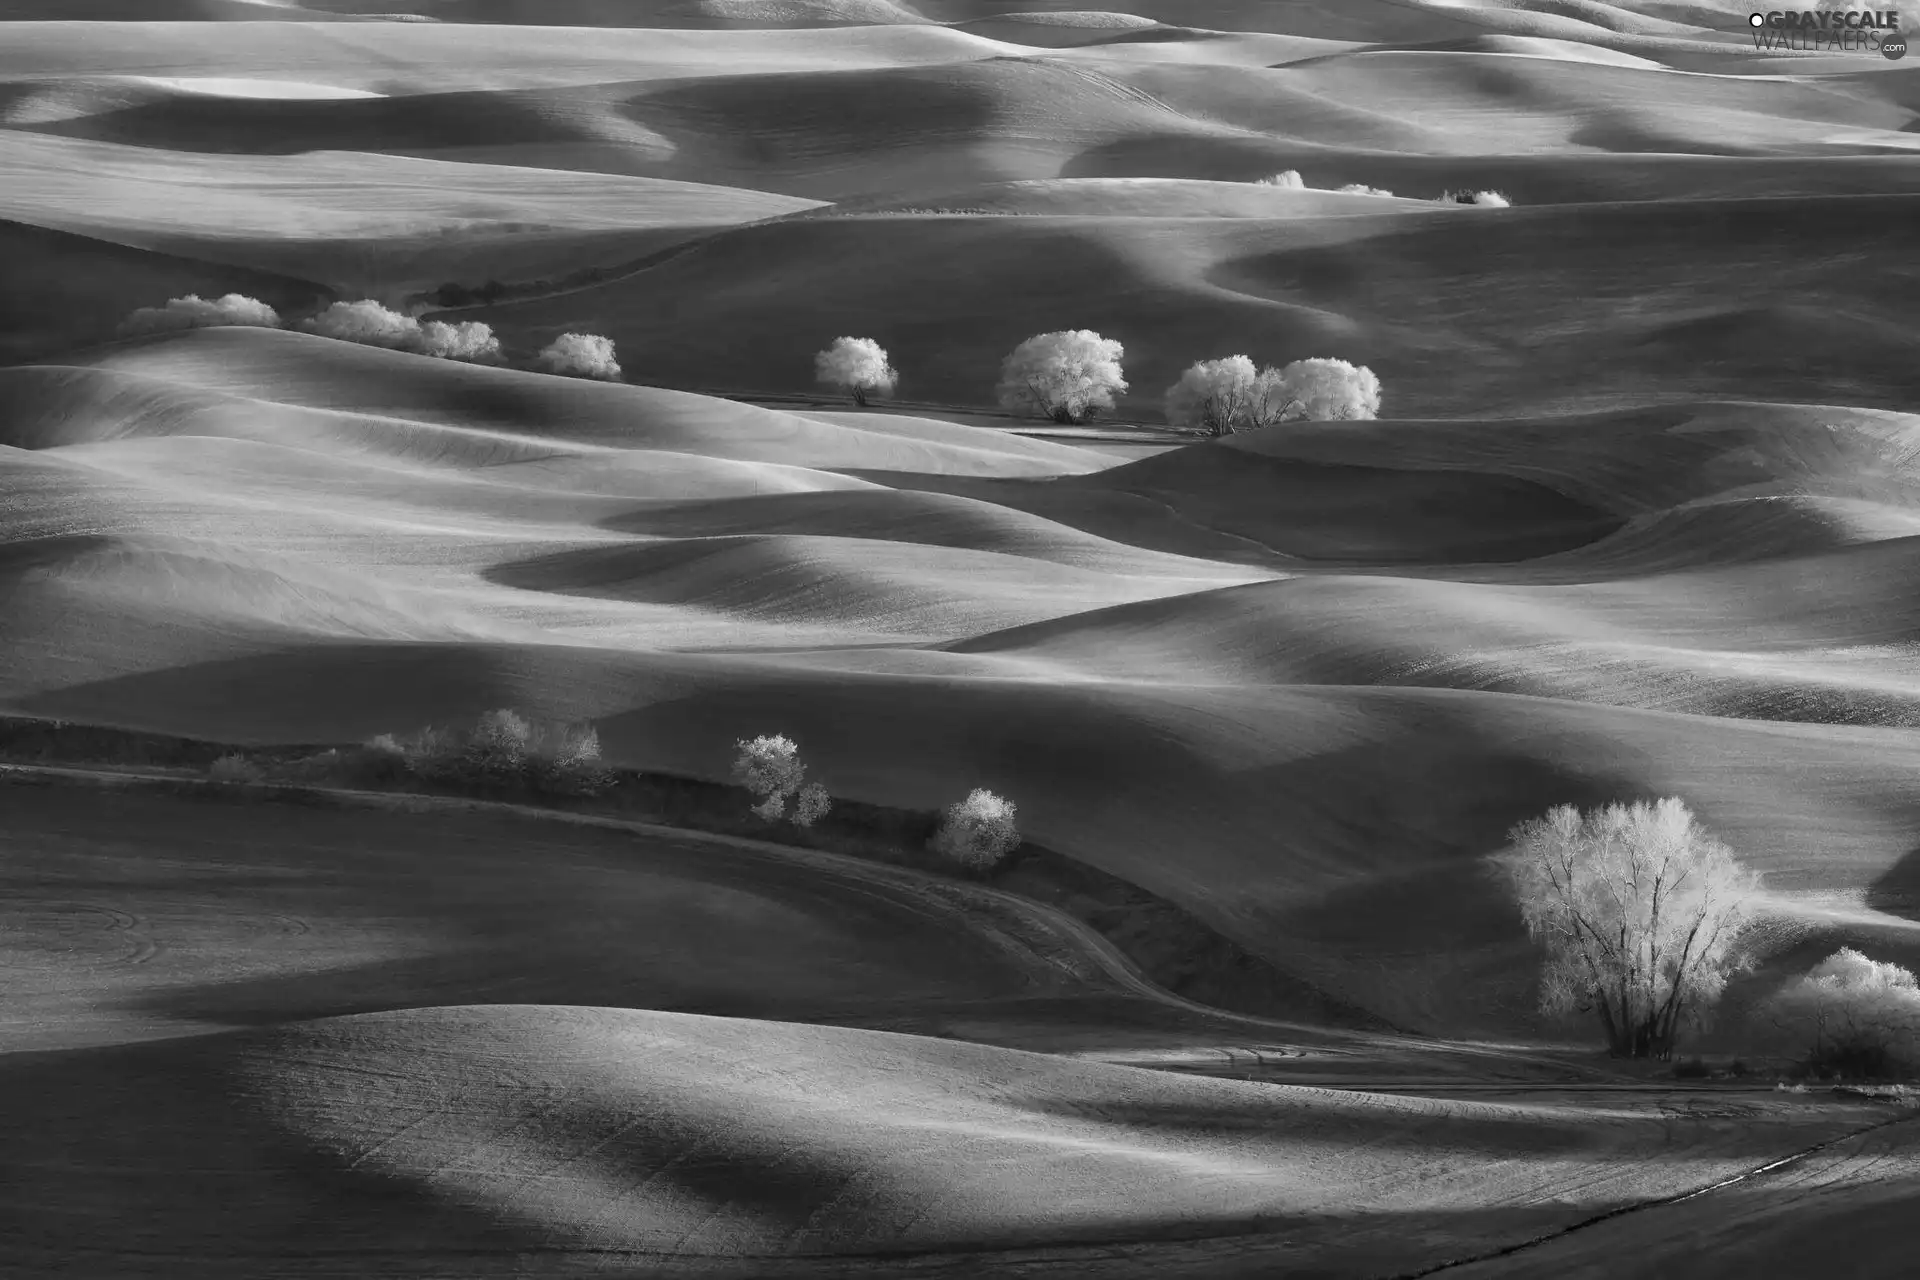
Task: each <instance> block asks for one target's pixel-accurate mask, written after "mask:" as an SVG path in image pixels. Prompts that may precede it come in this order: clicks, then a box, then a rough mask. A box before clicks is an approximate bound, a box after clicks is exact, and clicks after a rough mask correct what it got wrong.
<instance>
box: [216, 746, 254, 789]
mask: <svg viewBox="0 0 1920 1280" xmlns="http://www.w3.org/2000/svg"><path fill="white" fill-rule="evenodd" d="M266 776H267V775H266V772H265V771H264V770H262V769H261V768H260V766H259V765H257V764H255V763H254V762H253V761H251V760H249V759H247V758H246V757H245V756H243V755H241V754H239V753H238V752H234V751H229V752H228V753H227V754H226V755H223V756H220V757H218V758H217V759H215V760H214V762H213V763H212V764H210V765H208V766H207V777H208V779H209V780H211V781H213V782H227V783H247V782H262V781H264V780H265V779H266Z"/></svg>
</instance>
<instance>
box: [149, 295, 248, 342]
mask: <svg viewBox="0 0 1920 1280" xmlns="http://www.w3.org/2000/svg"><path fill="white" fill-rule="evenodd" d="M223 324H237V325H251V326H253V327H255V328H259V329H278V328H279V327H280V313H279V312H277V311H275V310H274V309H273V308H272V307H270V306H268V305H267V304H266V303H264V302H262V301H260V300H259V299H258V298H249V297H247V296H246V295H245V294H240V293H229V294H226V295H225V296H223V297H219V298H213V299H207V298H202V297H201V296H200V295H199V294H197V293H189V294H188V295H186V296H185V297H184V298H169V299H167V301H166V303H165V304H164V305H162V306H158V307H141V308H139V309H138V310H136V311H134V312H132V313H131V314H130V315H128V316H127V318H126V319H125V320H122V321H121V322H120V329H119V332H120V335H121V336H122V337H138V336H140V335H142V334H148V333H173V332H176V331H178V330H181V329H207V328H212V327H213V326H215V325H223Z"/></svg>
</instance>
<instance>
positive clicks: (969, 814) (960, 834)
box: [927, 787, 1020, 871]
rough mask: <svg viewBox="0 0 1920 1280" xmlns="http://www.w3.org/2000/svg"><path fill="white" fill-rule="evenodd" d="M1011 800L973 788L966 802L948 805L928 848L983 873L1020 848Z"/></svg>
mask: <svg viewBox="0 0 1920 1280" xmlns="http://www.w3.org/2000/svg"><path fill="white" fill-rule="evenodd" d="M1014 817H1015V811H1014V806H1013V802H1012V801H1011V800H1003V799H1001V798H1000V797H999V796H997V795H995V794H993V792H991V791H988V790H987V789H986V788H984V787H976V788H974V790H973V791H972V793H970V794H969V795H968V796H967V798H966V799H965V800H960V801H956V802H955V803H953V804H950V805H948V806H947V809H946V812H945V813H944V814H942V815H941V820H940V826H939V829H938V830H936V831H935V832H934V833H933V839H932V840H930V841H928V845H927V847H928V848H930V849H932V850H933V851H934V852H935V853H938V854H940V855H941V856H943V857H946V858H950V859H952V860H953V861H955V862H957V863H959V864H960V865H961V866H963V867H969V868H972V869H973V870H976V871H985V870H988V869H990V868H992V867H994V866H997V865H998V864H999V863H1000V862H1001V861H1002V860H1003V859H1004V858H1005V857H1006V856H1007V855H1008V854H1010V853H1012V852H1013V851H1014V850H1015V849H1017V848H1019V847H1020V831H1019V828H1018V827H1016V826H1015V825H1014Z"/></svg>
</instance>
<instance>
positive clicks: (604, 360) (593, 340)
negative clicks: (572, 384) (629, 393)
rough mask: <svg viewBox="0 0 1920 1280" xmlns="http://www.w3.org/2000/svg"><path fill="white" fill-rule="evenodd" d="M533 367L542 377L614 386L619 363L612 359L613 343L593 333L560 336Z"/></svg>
mask: <svg viewBox="0 0 1920 1280" xmlns="http://www.w3.org/2000/svg"><path fill="white" fill-rule="evenodd" d="M534 365H535V366H536V367H537V368H539V369H540V370H541V371H542V372H545V373H557V374H561V375H563V376H565V377H569V378H598V379H600V380H601V381H603V382H614V381H617V380H618V379H619V377H620V363H619V361H617V360H615V359H614V358H613V339H611V338H602V337H600V336H599V335H598V334H592V333H563V334H561V335H560V336H559V337H557V338H555V339H554V340H553V341H552V342H549V343H548V344H547V345H546V346H544V347H542V348H541V349H540V354H539V355H537V356H535V357H534Z"/></svg>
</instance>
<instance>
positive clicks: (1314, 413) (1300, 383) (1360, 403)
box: [1273, 357, 1380, 422]
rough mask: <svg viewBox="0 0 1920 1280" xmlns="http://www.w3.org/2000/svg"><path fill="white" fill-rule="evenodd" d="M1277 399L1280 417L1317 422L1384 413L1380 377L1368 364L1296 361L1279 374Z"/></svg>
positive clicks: (1341, 361)
mask: <svg viewBox="0 0 1920 1280" xmlns="http://www.w3.org/2000/svg"><path fill="white" fill-rule="evenodd" d="M1278 380H1279V388H1278V390H1277V391H1275V392H1274V393H1273V398H1274V399H1275V400H1277V401H1278V402H1279V404H1280V406H1281V407H1280V411H1279V413H1278V414H1277V415H1276V416H1277V417H1278V418H1280V419H1288V418H1305V419H1308V420H1310V421H1314V422H1326V421H1337V420H1347V419H1358V418H1374V417H1378V416H1379V413H1380V379H1379V378H1377V377H1375V376H1374V372H1373V370H1371V369H1369V368H1366V367H1365V366H1356V365H1351V364H1348V363H1347V362H1346V361H1345V360H1327V359H1321V358H1319V357H1315V358H1312V359H1308V360H1295V361H1294V362H1293V363H1292V364H1290V365H1288V366H1287V367H1286V368H1284V369H1282V370H1280V372H1279V374H1278Z"/></svg>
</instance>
